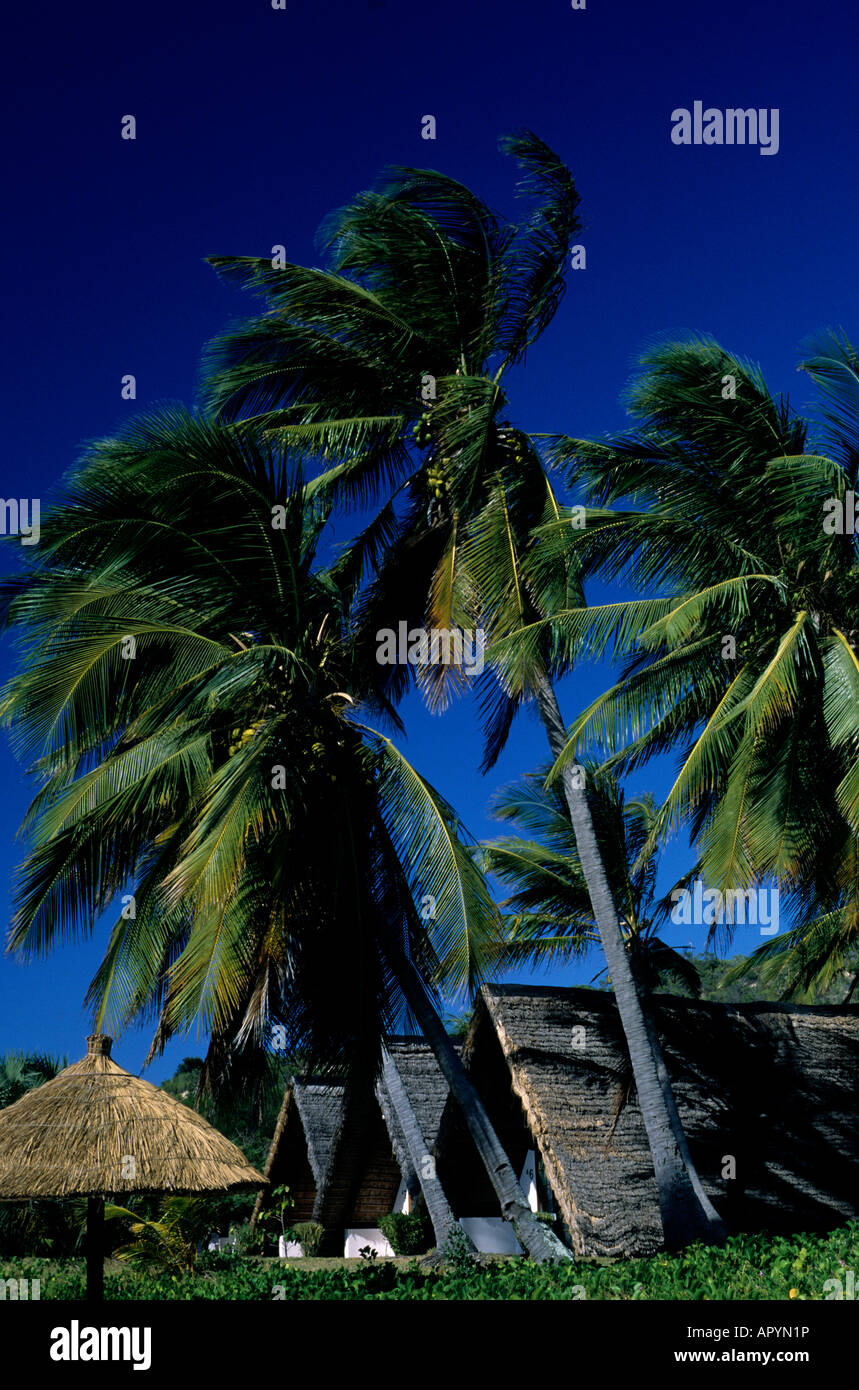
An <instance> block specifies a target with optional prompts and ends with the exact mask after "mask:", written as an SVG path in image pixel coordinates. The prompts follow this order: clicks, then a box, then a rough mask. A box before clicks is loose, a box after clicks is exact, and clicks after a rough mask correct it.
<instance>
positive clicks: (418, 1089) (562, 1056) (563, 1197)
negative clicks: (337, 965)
mask: <svg viewBox="0 0 859 1390" xmlns="http://www.w3.org/2000/svg"><path fill="white" fill-rule="evenodd" d="M653 1009H654V1017H655V1021H656V1025H657V1028H658V1030H659V1033H660V1036H661V1038H662V1042H663V1049H664V1052H665V1058H666V1064H667V1066H668V1069H669V1072H670V1075H671V1079H672V1084H673V1086H674V1094H675V1097H676V1101H677V1107H678V1110H679V1113H680V1117H681V1119H682V1121H683V1124H684V1127H685V1130H686V1134H687V1137H688V1140H689V1146H690V1149H691V1152H692V1156H693V1158H694V1161H695V1163H696V1166H697V1168H698V1172H699V1174H700V1176H701V1181H702V1183H703V1185H704V1187H705V1189H706V1191H707V1193H708V1195H709V1196H710V1198H711V1199H712V1201H713V1202H714V1204H715V1205H716V1207H717V1209H718V1210H719V1212H720V1214H721V1215H722V1217H723V1218H724V1219H725V1221H726V1223H727V1225H728V1227H729V1228H730V1229H731V1230H766V1231H796V1230H812V1229H816V1230H825V1229H828V1228H831V1227H833V1226H837V1225H841V1224H843V1223H844V1222H845V1221H846V1220H848V1219H849V1218H851V1217H857V1216H859V1194H857V1184H856V1172H857V1160H859V1007H857V1006H850V1007H846V1008H844V1007H839V1006H829V1007H804V1006H801V1005H787V1004H773V1003H764V1004H742V1005H740V1004H737V1005H723V1004H713V1003H699V1002H696V1001H692V1000H687V999H679V998H676V997H674V996H668V995H661V996H658V997H657V998H656V999H655V1000H654V1001H653ZM388 1052H389V1062H390V1064H389V1065H388V1066H386V1070H385V1073H384V1074H383V1076H382V1077H381V1078H380V1081H379V1083H378V1085H377V1087H376V1090H375V1093H371V1092H369V1091H368V1092H367V1094H366V1095H363V1096H353V1097H352V1099H351V1102H350V1104H348V1105H347V1104H346V1097H345V1093H344V1090H343V1088H342V1087H339V1086H332V1085H324V1084H316V1083H311V1084H303V1083H301V1082H298V1081H296V1082H293V1084H292V1086H291V1087H290V1089H289V1091H288V1092H287V1095H286V1097H285V1100H284V1105H283V1107H282V1110H281V1114H280V1118H279V1121H278V1127H277V1130H276V1133H275V1137H274V1140H273V1143H272V1147H271V1151H270V1154H269V1160H268V1164H267V1167H266V1177H267V1178H268V1179H269V1181H270V1184H271V1187H276V1186H278V1185H279V1184H280V1183H287V1184H288V1185H289V1187H290V1190H291V1192H292V1193H293V1195H294V1198H295V1203H296V1206H295V1210H294V1212H293V1213H292V1214H291V1217H290V1220H291V1222H292V1223H293V1224H295V1223H297V1222H299V1221H303V1220H310V1219H315V1220H317V1221H320V1222H321V1223H322V1225H323V1226H324V1227H325V1229H326V1239H327V1250H328V1251H329V1252H330V1253H332V1254H333V1253H343V1249H344V1243H343V1242H344V1235H345V1234H346V1233H347V1232H348V1231H349V1230H352V1229H354V1228H359V1229H364V1228H375V1227H378V1223H379V1219H380V1217H381V1216H383V1215H384V1214H385V1213H387V1212H390V1211H393V1210H409V1209H411V1207H412V1206H413V1205H414V1204H415V1203H416V1202H418V1201H421V1200H422V1201H423V1202H425V1203H426V1204H427V1206H428V1207H430V1209H431V1212H432V1219H433V1225H434V1228H435V1230H436V1234H437V1236H438V1234H439V1232H440V1231H444V1230H445V1229H449V1224H450V1223H451V1222H452V1221H454V1220H464V1221H465V1223H466V1225H467V1227H468V1229H469V1230H470V1231H473V1230H474V1228H475V1226H476V1225H477V1223H478V1221H482V1222H483V1226H482V1227H481V1229H485V1230H487V1231H489V1232H490V1239H491V1227H492V1226H493V1225H497V1224H498V1222H499V1212H498V1205H497V1200H496V1198H495V1195H494V1193H493V1191H492V1188H491V1186H490V1183H489V1180H488V1178H487V1176H486V1174H485V1172H484V1170H483V1168H482V1166H481V1164H480V1161H479V1159H478V1157H477V1154H476V1151H475V1149H474V1146H473V1144H472V1142H471V1140H470V1137H469V1135H468V1133H467V1130H466V1129H465V1125H464V1123H463V1120H462V1117H461V1115H460V1112H459V1109H458V1107H457V1106H456V1104H455V1103H454V1101H453V1100H452V1098H451V1097H450V1095H449V1093H448V1088H447V1084H446V1082H445V1081H444V1078H443V1077H442V1075H441V1072H440V1070H439V1068H438V1065H437V1063H436V1061H435V1058H434V1057H433V1055H432V1053H431V1051H430V1049H429V1047H428V1046H427V1044H426V1043H424V1042H423V1041H422V1040H420V1039H396V1040H392V1041H391V1042H390V1043H389V1045H388ZM462 1055H463V1060H464V1062H465V1064H466V1066H467V1068H468V1070H469V1072H470V1074H471V1076H472V1078H473V1080H474V1082H475V1084H476V1087H477V1090H478V1091H479V1093H480V1095H481V1097H482V1099H483V1102H484V1104H485V1105H486V1108H487V1110H488V1112H489V1115H490V1118H491V1120H492V1123H493V1125H494V1127H495V1129H496V1132H497V1133H498V1136H499V1138H500V1140H501V1142H502V1144H503V1145H504V1148H505V1150H506V1152H507V1154H508V1156H509V1158H510V1161H511V1163H512V1165H513V1167H514V1169H515V1171H516V1173H517V1174H521V1175H522V1177H521V1181H522V1186H523V1190H524V1191H525V1192H526V1194H527V1196H528V1199H529V1201H530V1204H531V1206H532V1208H533V1209H534V1210H542V1211H546V1212H552V1213H554V1214H555V1223H554V1229H555V1231H556V1232H557V1234H558V1235H559V1236H560V1237H561V1239H562V1240H563V1241H564V1242H565V1243H566V1244H567V1245H569V1246H570V1248H571V1249H572V1251H573V1252H574V1253H575V1254H577V1255H579V1256H583V1257H589V1256H609V1257H611V1256H629V1255H642V1254H650V1253H652V1252H654V1251H656V1250H658V1249H659V1248H660V1245H661V1227H660V1221H659V1209H658V1202H657V1194H656V1184H655V1180H654V1177H653V1169H652V1164H651V1159H650V1152H649V1149H648V1145H647V1139H646V1134H645V1130H644V1124H643V1121H642V1118H641V1112H640V1110H639V1107H638V1104H637V1101H636V1098H635V1092H634V1087H633V1086H632V1084H631V1075H630V1067H629V1061H628V1057H627V1053H626V1047H625V1043H624V1038H623V1033H622V1030H621V1026H620V1020H619V1017H618V1012H617V1007H616V1004H615V1001H614V998H613V996H612V995H611V994H609V993H606V992H603V991H601V990H594V989H553V988H543V987H529V986H522V985H493V986H485V987H484V988H483V990H482V991H481V995H480V998H479V1001H478V1004H477V1008H476V1010H475V1015H474V1019H473V1022H472V1025H471V1029H470V1031H469V1035H468V1038H467V1039H466V1042H465V1045H464V1048H463V1054H462ZM260 1200H263V1199H262V1198H261V1199H260ZM508 1234H509V1233H508ZM483 1248H491V1247H487V1246H484V1247H483ZM498 1248H504V1246H503V1244H500V1245H499V1246H498Z"/></svg>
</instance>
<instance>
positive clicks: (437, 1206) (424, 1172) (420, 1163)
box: [382, 1048, 456, 1250]
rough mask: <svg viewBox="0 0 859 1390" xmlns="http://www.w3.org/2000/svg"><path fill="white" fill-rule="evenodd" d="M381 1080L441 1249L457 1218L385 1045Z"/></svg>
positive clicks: (436, 1241) (438, 1246)
mask: <svg viewBox="0 0 859 1390" xmlns="http://www.w3.org/2000/svg"><path fill="white" fill-rule="evenodd" d="M382 1066H383V1070H382V1084H383V1085H384V1089H385V1091H387V1094H388V1099H389V1101H390V1104H391V1108H392V1109H393V1111H394V1114H395V1115H396V1117H397V1122H398V1124H399V1126H400V1129H401V1130H402V1133H403V1138H404V1140H405V1142H406V1148H407V1150H408V1155H409V1160H410V1162H411V1165H412V1167H413V1168H414V1171H415V1176H416V1177H417V1180H418V1182H419V1183H420V1188H421V1192H422V1193H423V1199H424V1201H425V1202H426V1208H427V1211H428V1213H429V1219H430V1221H431V1222H432V1228H433V1232H434V1234H435V1243H436V1249H438V1250H443V1249H444V1247H445V1246H446V1245H447V1242H448V1240H449V1239H450V1236H451V1234H452V1232H453V1231H454V1230H455V1229H456V1218H455V1216H454V1214H453V1212H452V1211H451V1209H450V1204H449V1203H448V1200H447V1197H446V1196H445V1194H444V1188H443V1187H442V1185H441V1183H440V1182H439V1180H438V1176H437V1174H436V1171H435V1162H434V1161H433V1160H432V1158H431V1156H430V1152H429V1148H428V1146H427V1141H426V1138H425V1136H424V1133H423V1130H422V1129H421V1127H420V1123H419V1121H418V1118H417V1116H416V1114H415V1112H414V1110H413V1109H412V1105H411V1102H410V1100H409V1098H408V1096H407V1095H406V1088H405V1086H404V1085H403V1083H402V1080H401V1079H400V1073H399V1072H398V1071H397V1068H396V1066H395V1064H394V1061H393V1058H392V1057H391V1054H390V1053H389V1052H388V1050H387V1048H386V1049H385V1052H384V1054H383V1061H382Z"/></svg>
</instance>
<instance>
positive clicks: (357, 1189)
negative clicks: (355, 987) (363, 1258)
mask: <svg viewBox="0 0 859 1390" xmlns="http://www.w3.org/2000/svg"><path fill="white" fill-rule="evenodd" d="M447 1096H448V1088H447V1083H446V1081H445V1080H444V1077H443V1076H442V1074H441V1072H440V1070H439V1068H438V1065H437V1063H436V1061H435V1059H434V1057H433V1055H432V1052H431V1051H430V1049H429V1047H428V1046H427V1045H426V1043H424V1042H423V1041H421V1040H419V1039H413V1038H396V1039H391V1040H390V1041H389V1043H388V1047H387V1051H386V1059H385V1067H384V1070H383V1073H382V1076H381V1077H380V1079H379V1081H378V1083H377V1085H376V1087H375V1091H373V1090H371V1089H369V1088H368V1089H367V1091H366V1092H365V1093H357V1092H355V1091H353V1092H352V1093H351V1095H350V1097H349V1101H348V1103H347V1096H346V1091H345V1088H344V1087H343V1086H342V1085H339V1084H336V1083H332V1082H329V1081H312V1082H302V1081H300V1080H298V1079H293V1081H292V1082H291V1084H290V1086H289V1087H288V1089H287V1091H286V1094H285V1096H284V1101H283V1105H282V1107H281V1111H280V1115H279V1117H278V1123H277V1127H276V1129H275V1133H274V1137H273V1139H272V1144H271V1147H270V1150H269V1155H268V1160H267V1163H266V1168H265V1176H266V1177H267V1178H268V1180H269V1183H270V1186H271V1188H275V1187H278V1186H280V1185H281V1184H286V1185H287V1186H288V1187H289V1189H290V1195H291V1197H292V1199H293V1203H294V1205H293V1207H292V1209H291V1211H290V1214H289V1220H290V1224H291V1225H297V1224H298V1223H299V1222H302V1221H310V1220H314V1221H318V1222H319V1223H320V1224H321V1225H322V1226H323V1227H324V1228H325V1233H326V1234H325V1244H324V1247H323V1249H324V1250H325V1251H326V1252H327V1253H331V1254H335V1253H337V1254H340V1253H342V1252H343V1248H344V1244H343V1238H344V1232H348V1231H349V1230H352V1229H370V1230H372V1229H375V1228H377V1227H378V1225H379V1220H380V1218H381V1217H382V1216H385V1215H387V1214H388V1213H389V1212H391V1211H394V1210H395V1209H400V1210H410V1209H412V1208H413V1207H414V1205H415V1204H416V1203H417V1202H419V1201H420V1200H421V1199H423V1200H424V1202H425V1204H426V1208H427V1211H428V1214H429V1215H430V1218H431V1220H432V1224H433V1227H434V1230H435V1234H436V1240H437V1242H438V1243H443V1241H444V1238H445V1237H446V1235H447V1234H448V1231H449V1228H450V1225H451V1224H452V1222H453V1217H452V1215H451V1213H450V1209H449V1207H448V1205H447V1202H446V1200H445V1197H444V1193H443V1190H442V1189H441V1186H440V1184H439V1180H438V1175H437V1172H436V1163H435V1147H436V1141H437V1137H438V1129H439V1122H440V1119H441V1115H442V1111H443V1110H444V1107H445V1102H446V1100H447ZM264 1201H265V1194H264V1193H263V1194H260V1198H259V1199H258V1201H257V1205H256V1208H255V1211H254V1217H255V1218H256V1217H257V1216H258V1215H259V1212H260V1210H261V1209H262V1205H263V1203H264Z"/></svg>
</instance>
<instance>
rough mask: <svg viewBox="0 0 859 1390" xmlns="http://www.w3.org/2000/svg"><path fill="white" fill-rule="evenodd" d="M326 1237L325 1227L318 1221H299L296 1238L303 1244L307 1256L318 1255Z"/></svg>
mask: <svg viewBox="0 0 859 1390" xmlns="http://www.w3.org/2000/svg"><path fill="white" fill-rule="evenodd" d="M324 1235H325V1227H324V1226H320V1224H319V1222H318V1221H299V1223H298V1225H297V1226H296V1227H295V1238H296V1240H297V1241H299V1242H300V1243H301V1248H302V1250H303V1251H304V1253H305V1255H318V1254H319V1250H320V1247H321V1245H322V1239H323V1237H324Z"/></svg>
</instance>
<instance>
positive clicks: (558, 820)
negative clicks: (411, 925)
mask: <svg viewBox="0 0 859 1390" xmlns="http://www.w3.org/2000/svg"><path fill="white" fill-rule="evenodd" d="M550 770H551V764H547V765H546V766H544V767H541V768H539V769H538V770H537V771H536V772H534V773H530V774H528V775H527V776H526V777H524V778H522V779H521V780H520V781H518V782H515V783H514V784H513V785H512V786H509V787H504V788H502V790H501V791H500V792H498V793H497V794H496V796H495V797H494V798H493V802H492V809H493V815H494V816H495V817H496V818H497V819H498V820H503V821H509V822H511V823H513V824H515V825H518V826H521V827H522V829H523V831H525V832H527V834H526V835H508V836H504V837H502V838H500V839H497V840H490V841H487V842H485V843H484V844H483V845H482V846H481V851H480V864H481V867H482V868H483V869H484V870H485V871H486V872H487V873H488V874H490V875H493V876H494V877H495V878H497V879H499V880H500V881H501V882H502V883H503V884H505V885H506V886H507V887H509V888H510V889H512V890H513V891H512V892H511V895H510V896H509V897H508V898H505V899H504V900H503V901H502V902H501V903H500V904H499V906H500V907H501V909H502V910H503V911H504V912H505V921H506V926H507V930H506V933H505V939H504V941H503V943H502V945H501V948H500V955H499V964H500V966H501V967H502V968H503V969H511V968H513V967H515V966H516V965H529V966H543V967H545V968H546V969H550V968H551V967H552V966H553V965H560V964H565V963H566V962H568V961H570V960H573V959H577V958H582V957H584V956H585V955H586V954H587V953H588V951H589V950H590V949H591V947H592V946H594V945H596V946H599V933H598V931H597V927H596V923H595V921H594V917H593V908H592V906H591V900H590V897H589V894H588V888H587V883H586V882H585V877H584V874H583V873H582V866H581V862H580V860H579V855H578V849H577V847H576V842H575V836H574V835H573V831H572V826H571V825H570V817H569V813H568V811H567V806H566V802H565V800H564V796H563V793H562V791H561V789H560V787H559V786H558V784H557V782H555V783H554V784H553V785H552V786H550V787H547V786H546V779H547V777H548V775H549V772H550ZM585 770H586V773H587V777H586V781H585V788H586V794H587V799H588V804H589V806H590V809H591V815H592V817H593V822H594V829H595V831H596V836H597V841H598V843H599V846H600V849H601V851H602V854H603V858H604V860H605V863H606V865H607V866H608V873H609V876H610V882H611V890H612V894H613V896H614V900H615V902H616V903H617V905H618V909H619V911H620V913H621V925H622V927H623V931H624V936H625V939H626V946H627V951H628V952H629V954H630V956H631V957H632V960H633V970H634V973H635V975H636V978H637V980H638V983H639V988H640V990H641V992H642V995H643V997H644V998H645V999H646V998H647V996H648V995H649V994H650V992H651V991H652V990H654V989H655V988H656V987H657V986H658V985H659V984H660V983H663V982H664V981H665V980H666V979H669V978H674V979H676V980H677V981H678V982H679V983H681V984H682V985H684V986H685V987H686V988H687V989H688V990H689V992H690V993H692V994H693V995H696V996H697V995H698V994H699V993H700V986H701V981H700V978H699V975H698V971H697V970H696V968H695V966H694V965H693V963H692V962H691V961H690V960H689V959H688V958H687V957H686V956H684V955H683V954H682V953H681V952H679V951H675V950H674V949H673V947H671V946H669V945H667V944H666V942H664V941H663V940H662V939H661V937H660V936H659V935H658V931H659V929H660V928H661V926H662V925H663V924H664V923H665V922H666V921H667V919H668V916H669V912H670V902H671V899H670V894H668V895H665V896H664V897H663V898H662V899H657V897H656V875H657V867H658V859H657V854H656V848H655V846H654V845H653V842H652V838H651V832H652V828H653V823H654V820H655V817H656V814H657V806H656V803H655V801H654V800H653V797H652V796H650V795H649V794H646V795H643V796H638V797H633V798H627V797H626V796H625V794H624V791H623V788H622V786H621V785H620V783H619V781H618V779H617V778H616V777H615V776H614V775H613V774H612V773H606V772H604V771H603V770H602V769H600V768H599V767H597V766H596V765H586V768H585Z"/></svg>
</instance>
